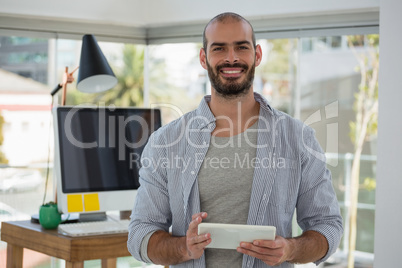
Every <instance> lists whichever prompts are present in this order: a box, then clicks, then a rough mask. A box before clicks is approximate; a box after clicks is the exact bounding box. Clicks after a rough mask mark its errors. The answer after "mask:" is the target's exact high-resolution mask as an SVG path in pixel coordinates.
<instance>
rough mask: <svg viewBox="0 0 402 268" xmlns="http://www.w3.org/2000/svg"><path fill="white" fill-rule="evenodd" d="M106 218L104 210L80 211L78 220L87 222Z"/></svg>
mask: <svg viewBox="0 0 402 268" xmlns="http://www.w3.org/2000/svg"><path fill="white" fill-rule="evenodd" d="M106 220H107V216H106V212H98V213H80V216H79V220H78V221H80V222H89V221H106Z"/></svg>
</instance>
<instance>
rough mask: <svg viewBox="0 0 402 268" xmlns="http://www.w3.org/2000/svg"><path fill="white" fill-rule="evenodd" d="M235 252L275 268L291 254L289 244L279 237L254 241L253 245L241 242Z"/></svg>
mask: <svg viewBox="0 0 402 268" xmlns="http://www.w3.org/2000/svg"><path fill="white" fill-rule="evenodd" d="M237 251H238V252H240V253H243V254H247V255H250V256H252V257H255V258H257V259H260V260H262V261H263V262H264V263H266V264H268V265H270V266H275V265H279V264H281V263H283V262H285V261H287V260H289V259H290V258H291V257H290V254H291V253H292V245H291V242H290V241H289V240H287V239H285V238H283V237H281V236H276V237H275V240H254V241H253V243H247V242H242V243H240V247H238V248H237Z"/></svg>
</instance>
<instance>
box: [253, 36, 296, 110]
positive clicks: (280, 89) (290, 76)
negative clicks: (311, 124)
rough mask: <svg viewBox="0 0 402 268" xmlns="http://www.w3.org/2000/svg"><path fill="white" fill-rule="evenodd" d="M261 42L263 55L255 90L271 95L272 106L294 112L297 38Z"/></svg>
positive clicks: (264, 94)
mask: <svg viewBox="0 0 402 268" xmlns="http://www.w3.org/2000/svg"><path fill="white" fill-rule="evenodd" d="M258 44H260V45H261V49H262V56H263V59H262V61H261V64H260V66H258V67H257V68H256V70H255V71H256V75H255V79H254V91H255V92H258V93H261V94H262V95H263V96H264V97H265V98H267V100H268V101H269V103H270V105H272V107H274V108H276V109H278V110H281V111H283V112H285V113H288V114H291V115H293V114H294V110H293V108H294V105H293V98H292V97H293V94H294V92H295V91H294V90H295V87H296V71H297V70H296V63H297V62H296V60H297V59H296V53H297V40H296V39H275V40H258Z"/></svg>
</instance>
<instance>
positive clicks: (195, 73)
mask: <svg viewBox="0 0 402 268" xmlns="http://www.w3.org/2000/svg"><path fill="white" fill-rule="evenodd" d="M201 46H202V45H201V44H197V43H185V44H164V45H153V46H149V70H150V82H149V84H150V85H149V86H150V103H151V105H156V106H157V107H160V108H161V111H162V117H163V123H164V124H166V123H168V122H170V121H172V120H174V119H176V118H178V117H179V116H181V115H183V114H184V113H186V112H189V111H191V110H194V109H195V108H197V107H198V105H199V103H200V101H201V99H202V97H203V96H204V95H205V94H206V93H209V92H210V86H209V80H208V78H207V72H206V70H204V69H203V68H202V67H201V65H200V62H199V58H198V55H199V51H200V48H201Z"/></svg>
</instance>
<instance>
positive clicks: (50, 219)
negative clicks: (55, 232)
mask: <svg viewBox="0 0 402 268" xmlns="http://www.w3.org/2000/svg"><path fill="white" fill-rule="evenodd" d="M39 223H40V225H42V227H43V228H45V229H56V228H57V226H59V224H60V223H61V214H60V213H59V210H58V209H57V204H55V203H48V204H44V205H42V206H40V208H39Z"/></svg>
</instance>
